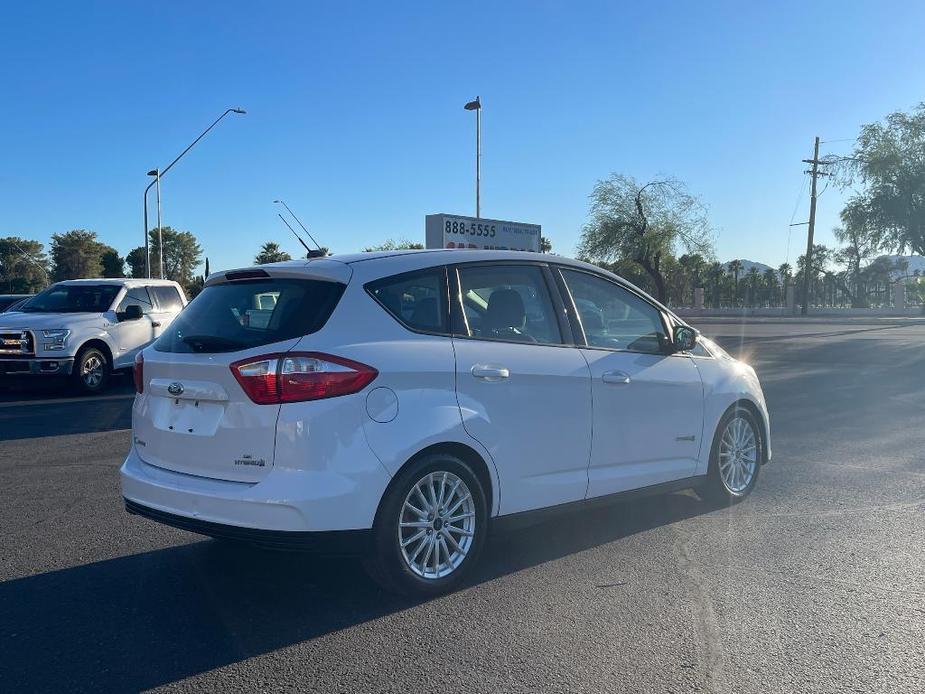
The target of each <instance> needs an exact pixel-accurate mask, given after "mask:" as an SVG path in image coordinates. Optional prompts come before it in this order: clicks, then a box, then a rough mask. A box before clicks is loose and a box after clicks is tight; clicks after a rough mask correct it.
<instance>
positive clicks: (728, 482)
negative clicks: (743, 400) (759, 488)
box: [704, 405, 764, 503]
mask: <svg viewBox="0 0 925 694" xmlns="http://www.w3.org/2000/svg"><path fill="white" fill-rule="evenodd" d="M763 446H764V442H763V440H762V437H761V427H760V425H759V423H758V420H757V418H756V417H755V415H754V414H753V413H752V412H751V411H750V410H748V409H746V408H744V407H742V406H740V405H735V406H733V407H732V408H730V409H729V411H728V412H726V414H725V415H723V418H722V419H721V420H720V422H719V426H718V427H717V428H716V435H715V436H714V438H713V448H712V449H711V452H710V469H709V471H708V473H707V481H706V483H705V486H704V492H705V493H706V496H708V497H710V498H711V499H713V500H714V501H718V502H723V503H736V502H738V501H741V500H742V499H744V498H745V497H746V496H748V495H749V494H751V492H752V490H753V489H754V488H755V484H756V483H757V482H758V471H759V470H760V469H761V462H762V461H763V460H764V448H763Z"/></svg>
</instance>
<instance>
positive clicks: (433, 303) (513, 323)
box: [121, 250, 770, 594]
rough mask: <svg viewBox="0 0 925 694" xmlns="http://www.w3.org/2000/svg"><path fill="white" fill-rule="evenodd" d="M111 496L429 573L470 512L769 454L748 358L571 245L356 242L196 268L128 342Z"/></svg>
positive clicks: (393, 575)
mask: <svg viewBox="0 0 925 694" xmlns="http://www.w3.org/2000/svg"><path fill="white" fill-rule="evenodd" d="M135 385H136V390H137V391H138V394H137V395H136V398H135V403H134V408H133V422H132V426H133V442H132V448H131V451H130V452H129V454H128V457H127V459H126V461H125V463H124V465H123V466H122V470H121V477H122V490H123V495H124V497H125V503H126V507H127V509H128V510H129V511H130V512H132V513H136V514H140V515H142V516H146V517H148V518H151V519H154V520H156V521H160V522H162V523H166V524H168V525H173V526H176V527H180V528H185V529H188V530H191V531H194V532H198V533H202V534H205V535H211V536H214V537H218V538H227V539H237V540H243V541H246V542H251V543H254V544H259V545H264V546H271V547H280V548H304V549H317V550H323V551H334V552H358V553H360V554H361V555H362V556H363V557H364V559H365V560H366V564H367V565H368V566H369V567H370V568H371V570H372V571H373V573H374V574H375V575H376V576H377V578H379V579H380V580H382V581H383V582H384V583H385V584H386V585H388V586H390V587H391V588H393V589H397V590H401V591H412V592H423V593H431V594H433V593H438V592H441V591H444V590H447V589H449V588H450V587H452V586H453V585H455V584H456V583H457V582H458V581H459V580H460V579H461V578H462V577H463V576H464V574H465V573H466V571H467V570H469V569H470V568H471V567H472V566H473V565H474V564H475V562H476V560H477V558H478V555H479V551H480V550H481V548H482V545H483V544H484V542H485V539H486V533H487V531H488V530H489V526H490V525H493V524H496V523H498V521H500V520H502V519H515V518H517V519H523V518H525V517H529V516H528V515H527V514H530V516H532V515H534V514H535V513H536V512H540V511H544V510H549V509H550V508H553V507H555V508H557V509H559V508H572V507H573V506H575V505H576V504H577V503H583V502H588V501H592V500H598V499H604V498H607V499H609V498H614V497H615V496H617V497H618V496H619V495H621V493H623V492H629V491H635V490H645V491H669V490H676V489H681V488H688V487H696V488H699V489H700V490H701V491H702V492H703V493H705V494H708V495H710V496H712V497H714V498H718V499H721V500H726V501H735V500H737V499H740V498H742V497H744V496H746V495H747V494H748V493H749V492H751V490H752V488H753V487H754V485H755V482H756V480H757V477H758V471H759V469H760V467H761V465H762V464H764V463H765V462H767V461H768V459H769V458H770V445H769V440H770V439H769V436H770V431H769V428H768V414H767V408H766V406H765V402H764V397H763V395H762V392H761V386H760V385H759V383H758V379H757V377H756V375H755V372H754V370H753V369H752V368H751V367H749V366H747V365H745V364H743V363H741V362H738V361H736V360H734V359H732V358H731V357H730V356H729V355H727V354H726V353H725V352H724V351H723V350H722V349H721V348H719V347H718V346H717V345H715V344H714V343H712V342H710V341H708V340H705V339H699V338H698V334H697V332H696V331H695V330H694V329H692V328H690V327H689V326H687V325H686V324H685V323H683V322H682V321H681V320H680V319H678V318H677V317H676V316H674V315H673V314H672V313H671V312H670V311H668V310H667V309H666V308H664V307H663V306H661V305H659V304H658V303H657V302H655V301H654V300H653V299H651V298H650V297H648V296H646V295H645V294H644V293H642V292H641V291H639V290H638V289H636V288H635V287H633V286H632V285H630V284H628V283H627V282H625V281H623V280H621V279H620V278H618V277H616V276H614V275H612V274H610V273H607V272H605V271H603V270H600V269H599V268H596V267H594V266H591V265H587V264H585V263H581V262H577V261H572V260H567V259H564V258H558V257H551V256H545V255H536V254H531V253H521V252H508V251H466V252H460V251H458V250H450V251H444V250H437V251H410V252H393V253H385V254H383V253H366V254H362V255H347V256H342V257H336V258H318V259H311V260H305V261H292V262H286V263H278V264H273V265H264V266H261V267H258V268H250V269H244V270H234V271H228V272H221V273H216V274H213V275H211V276H210V277H209V279H208V281H207V282H206V286H205V289H204V290H203V291H202V293H201V294H200V295H199V296H197V297H196V298H195V299H194V300H193V301H192V302H191V303H190V304H189V306H187V307H186V308H185V309H184V310H183V312H182V313H181V314H180V315H179V316H178V318H176V319H175V321H174V322H173V323H172V324H171V325H170V328H169V329H168V330H166V331H165V332H164V333H163V335H161V337H160V338H159V339H158V340H157V341H156V342H154V343H153V344H152V345H151V346H149V347H148V348H146V349H145V350H144V351H143V352H142V353H140V354H139V357H138V359H137V360H136V365H135Z"/></svg>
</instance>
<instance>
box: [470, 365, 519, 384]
mask: <svg viewBox="0 0 925 694" xmlns="http://www.w3.org/2000/svg"><path fill="white" fill-rule="evenodd" d="M470 373H471V374H472V375H473V376H475V377H476V378H481V379H482V380H484V381H501V380H503V379H505V378H509V377H510V375H511V372H510V371H508V370H507V369H505V368H504V367H503V366H487V365H485V364H476V365H475V366H473V367H472V370H471V372H470Z"/></svg>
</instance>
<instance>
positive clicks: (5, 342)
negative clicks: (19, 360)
mask: <svg viewBox="0 0 925 694" xmlns="http://www.w3.org/2000/svg"><path fill="white" fill-rule="evenodd" d="M24 354H26V355H32V354H35V338H33V337H32V333H31V332H30V331H28V330H4V329H3V328H0V356H8V355H15V356H17V357H21V356H23V355H24Z"/></svg>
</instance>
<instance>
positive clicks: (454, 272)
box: [447, 259, 578, 349]
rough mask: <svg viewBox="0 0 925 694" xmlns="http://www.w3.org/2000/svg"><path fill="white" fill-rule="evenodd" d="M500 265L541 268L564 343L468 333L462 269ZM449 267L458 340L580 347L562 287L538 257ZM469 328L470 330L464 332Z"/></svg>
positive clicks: (452, 321) (453, 324)
mask: <svg viewBox="0 0 925 694" xmlns="http://www.w3.org/2000/svg"><path fill="white" fill-rule="evenodd" d="M497 266H504V267H510V266H529V267H538V268H539V269H540V273H541V274H542V276H543V284H544V285H545V287H546V291H547V292H549V298H550V300H551V302H552V307H553V312H554V313H555V317H556V323H557V325H558V327H559V338H560V342H521V341H520V340H506V339H504V338H500V337H482V336H481V335H469V334H468V321H467V320H466V313H465V309H464V308H463V303H462V283H461V282H460V280H459V270H460V269H461V268H470V267H497ZM447 267H448V271H449V278H450V290H451V297H450V329H451V330H452V331H453V332H452V335H453V338H454V339H460V340H478V341H479V342H500V343H504V344H509V345H523V346H525V347H559V348H562V347H566V348H571V349H574V348H575V347H576V346H578V345H576V344H575V341H574V336H573V334H572V330H571V326H570V325H569V323H568V321H567V319H566V317H565V315H564V313H565V310H566V308H565V303H564V301H563V300H562V297H561V296H560V295H559V288H558V287H557V286H556V283H555V280H554V276H553V273H552V271H551V270H550V265H549V263H545V262H542V261H537V260H517V259H498V260H475V261H471V262H461V263H453V264H451V265H449V266H447ZM463 328H465V330H466V332H462V329H463Z"/></svg>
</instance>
